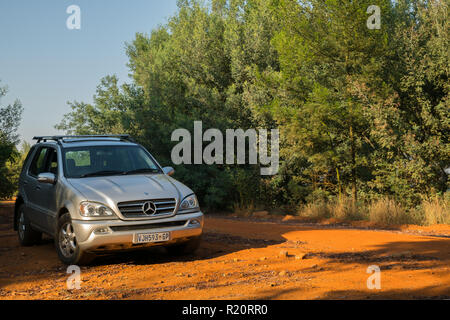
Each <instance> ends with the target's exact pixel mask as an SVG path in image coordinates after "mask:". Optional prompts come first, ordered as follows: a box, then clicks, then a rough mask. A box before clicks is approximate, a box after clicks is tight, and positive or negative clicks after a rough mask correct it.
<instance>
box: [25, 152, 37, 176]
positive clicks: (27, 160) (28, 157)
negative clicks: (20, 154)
mask: <svg viewBox="0 0 450 320" xmlns="http://www.w3.org/2000/svg"><path fill="white" fill-rule="evenodd" d="M34 149H36V147H35V146H32V147H31V149H30V151H28V154H27V157H26V158H25V161H24V162H23V167H22V173H23V172H24V170H25V168H26V167H27V165H28V162H29V160H30V157H31V155H32V154H33V152H34Z"/></svg>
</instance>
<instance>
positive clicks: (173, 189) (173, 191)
mask: <svg viewBox="0 0 450 320" xmlns="http://www.w3.org/2000/svg"><path fill="white" fill-rule="evenodd" d="M69 182H70V184H72V185H73V186H74V187H75V188H76V189H77V190H78V191H79V192H81V193H82V194H83V196H84V197H85V198H86V200H88V201H95V202H101V203H104V204H108V205H110V206H115V205H116V204H117V203H119V202H123V201H134V200H144V199H149V200H150V199H164V198H175V199H177V200H179V201H180V200H182V198H183V197H185V196H187V195H189V194H192V193H193V192H192V190H191V189H189V188H188V187H186V186H185V185H184V184H182V183H181V182H179V181H177V180H175V179H173V178H171V177H169V176H167V175H164V174H154V175H127V176H108V177H91V178H81V179H69Z"/></svg>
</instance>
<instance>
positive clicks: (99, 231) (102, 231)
mask: <svg viewBox="0 0 450 320" xmlns="http://www.w3.org/2000/svg"><path fill="white" fill-rule="evenodd" d="M94 233H95V234H107V233H109V228H98V229H96V230H95V231H94Z"/></svg>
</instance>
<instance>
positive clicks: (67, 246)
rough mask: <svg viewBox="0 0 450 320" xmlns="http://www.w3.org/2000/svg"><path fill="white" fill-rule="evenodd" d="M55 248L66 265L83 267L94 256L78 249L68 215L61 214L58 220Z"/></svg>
mask: <svg viewBox="0 0 450 320" xmlns="http://www.w3.org/2000/svg"><path fill="white" fill-rule="evenodd" d="M55 247H56V252H57V253H58V257H59V259H60V260H61V261H62V262H63V263H65V264H67V265H85V264H89V263H90V262H92V260H93V259H94V258H95V255H93V254H90V253H87V252H85V251H83V250H81V249H80V246H79V245H78V241H77V238H76V234H75V230H74V229H73V226H72V219H71V217H70V214H69V213H65V214H63V215H62V216H61V217H60V218H59V220H58V229H57V231H56V236H55Z"/></svg>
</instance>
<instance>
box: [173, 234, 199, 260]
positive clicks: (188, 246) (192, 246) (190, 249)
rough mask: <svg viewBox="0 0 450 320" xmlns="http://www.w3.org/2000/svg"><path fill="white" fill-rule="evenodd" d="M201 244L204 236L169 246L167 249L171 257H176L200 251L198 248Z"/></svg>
mask: <svg viewBox="0 0 450 320" xmlns="http://www.w3.org/2000/svg"><path fill="white" fill-rule="evenodd" d="M201 242H202V236H199V237H195V238H192V239H190V240H188V241H186V242H183V243H179V244H174V245H171V246H168V247H166V249H167V251H168V252H169V254H171V255H175V256H181V255H188V254H192V253H194V252H195V251H196V250H197V249H198V247H200V243H201Z"/></svg>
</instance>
